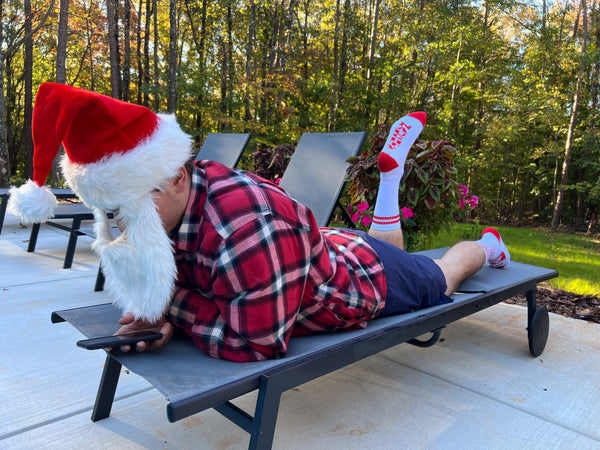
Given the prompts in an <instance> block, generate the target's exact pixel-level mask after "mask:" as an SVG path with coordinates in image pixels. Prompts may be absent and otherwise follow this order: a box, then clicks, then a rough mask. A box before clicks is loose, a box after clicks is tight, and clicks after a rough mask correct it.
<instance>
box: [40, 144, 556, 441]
mask: <svg viewBox="0 0 600 450" xmlns="http://www.w3.org/2000/svg"><path fill="white" fill-rule="evenodd" d="M313 137H314V139H316V140H317V141H318V142H319V141H321V142H322V139H330V141H329V142H331V143H335V146H336V147H337V146H338V145H339V146H350V147H352V148H354V149H355V150H349V153H352V152H353V151H354V152H357V151H358V148H360V144H361V143H362V139H364V134H360V133H359V134H358V135H356V136H354V139H351V136H350V135H349V134H348V135H345V136H340V139H334V138H333V137H331V136H325V135H321V136H309V137H307V138H306V140H305V139H304V137H303V140H301V143H302V144H303V145H304V144H308V143H309V142H311V143H313V141H312V139H313ZM351 140H352V141H353V143H351V142H350V141H351ZM312 145H314V143H313V144H312ZM312 145H311V146H309V147H312ZM303 149H304V147H303V146H301V145H300V144H299V145H298V148H297V150H296V154H298V155H302V154H303ZM326 151H327V150H326V149H325V147H323V148H322V150H321V152H320V153H319V154H318V157H316V158H314V157H313V158H308V159H306V160H304V159H303V158H301V156H298V157H297V158H298V161H303V164H300V163H298V165H296V162H295V161H293V164H292V163H290V165H289V166H288V169H287V170H286V175H285V176H284V180H282V184H284V181H285V184H284V185H285V186H286V187H287V188H288V189H294V186H296V187H298V188H301V192H300V191H294V192H291V194H292V195H293V196H295V197H296V198H301V197H302V196H303V194H304V191H311V190H312V189H313V185H312V181H311V182H309V183H307V179H306V178H300V180H304V182H299V183H296V184H294V183H292V181H290V180H293V179H295V178H296V176H295V175H294V176H293V175H292V174H291V172H292V171H296V170H298V169H301V172H303V173H305V174H309V173H310V172H311V171H312V170H315V171H319V170H321V169H323V167H325V166H326V164H325V163H324V162H323V161H324V160H325V158H326V159H327V161H328V162H327V167H326V169H327V170H326V174H321V175H320V176H323V177H325V178H327V177H329V176H330V175H331V174H332V172H336V171H335V170H333V169H332V167H336V168H339V167H342V168H343V167H345V166H344V161H345V159H344V158H347V157H346V155H345V154H344V156H342V155H341V154H339V155H338V156H337V162H335V163H333V162H332V161H331V160H330V158H331V156H332V155H331V154H327V155H325V154H324V152H326ZM296 154H295V155H296ZM354 154H355V153H354ZM348 156H351V155H348ZM294 158H296V156H294ZM288 172H289V173H288ZM286 178H287V179H286ZM288 183H289V184H288ZM342 184H343V178H342V181H341V182H338V184H336V185H335V186H333V188H332V187H331V186H330V187H329V188H325V187H324V186H322V185H320V184H319V183H317V187H316V188H315V192H318V196H319V197H320V200H318V201H317V203H324V204H327V205H329V206H328V207H325V208H323V209H322V211H321V209H320V208H318V207H317V208H315V209H316V210H317V211H321V212H319V213H318V221H319V224H321V225H325V224H327V222H328V220H329V217H330V216H331V213H332V211H333V209H334V208H335V205H336V204H337V198H338V195H339V192H340V190H341V185H342ZM321 188H323V189H325V190H322V189H321ZM327 189H330V190H329V191H328V193H326V192H327ZM303 201H306V202H307V203H309V202H310V201H311V200H307V199H306V198H303ZM309 206H312V207H314V206H313V204H312V203H309ZM444 251H445V249H437V250H431V251H428V252H425V254H427V255H428V256H431V257H439V256H440V255H441V254H443V252H444ZM557 275H558V274H557V273H556V272H555V271H553V270H548V269H544V268H540V267H535V266H529V265H526V264H519V263H515V262H513V263H511V265H510V266H509V267H508V268H506V269H503V270H495V269H489V268H483V269H482V270H481V271H480V272H478V273H477V274H476V275H474V276H473V277H472V278H470V279H469V280H467V281H466V282H465V283H463V285H462V286H461V288H460V291H461V292H464V293H457V294H455V295H454V296H453V298H454V302H453V303H450V304H445V305H440V306H436V307H432V308H428V309H423V310H420V311H415V312H413V313H409V314H404V315H398V316H391V317H385V318H381V319H375V320H373V321H371V322H370V323H369V325H368V326H367V327H366V328H365V329H362V330H353V331H343V332H339V333H333V334H321V335H315V336H307V337H294V338H292V339H291V340H290V343H289V350H288V352H287V353H286V355H285V356H284V357H283V358H281V359H276V360H269V361H262V362H253V363H234V362H230V361H224V360H218V359H213V358H210V357H209V356H207V355H205V354H204V353H202V352H201V351H199V350H198V349H197V348H196V347H195V346H194V344H193V343H192V341H191V339H189V338H187V337H183V336H181V335H176V336H175V337H174V338H173V339H172V340H171V342H169V344H168V345H167V346H165V347H163V348H161V349H160V350H158V351H155V352H152V353H148V354H145V353H142V354H138V353H120V352H118V351H114V352H111V353H107V357H106V363H105V366H104V372H103V375H102V378H101V381H100V386H99V389H98V395H97V397H96V403H95V406H94V410H93V413H92V417H91V419H92V420H93V421H97V420H101V419H104V418H106V417H108V416H109V415H110V411H111V408H112V404H113V400H114V396H115V392H116V388H117V383H118V380H119V374H120V371H121V367H122V366H125V367H127V369H129V370H130V371H132V372H134V373H136V374H138V375H140V376H142V377H143V378H145V379H146V380H147V381H148V382H149V383H150V384H152V385H153V386H154V387H155V388H156V389H157V390H158V391H159V392H161V393H162V394H163V395H164V396H165V397H166V398H167V399H168V404H167V417H168V419H169V421H171V422H175V421H178V420H181V419H183V418H185V417H188V416H190V415H193V414H196V413H198V412H200V411H203V410H206V409H209V408H214V409H215V410H217V411H219V412H220V413H221V414H223V415H224V416H225V417H226V418H228V419H229V420H231V421H232V422H234V423H236V424H237V425H239V426H240V427H241V428H243V429H244V430H246V431H247V432H248V433H250V442H249V448H260V449H267V448H270V447H271V445H272V443H273V436H274V432H275V425H276V422H277V414H278V410H279V403H280V398H281V394H282V393H283V392H285V391H286V390H288V389H291V388H293V387H295V386H298V385H300V384H302V383H305V382H307V381H310V380H313V379H315V378H318V377H320V376H322V375H325V374H327V373H329V372H332V371H334V370H337V369H340V368H342V367H344V366H346V365H349V364H351V363H353V362H356V361H358V360H360V359H363V358H366V357H368V356H370V355H373V354H375V353H378V352H380V351H382V350H385V349H387V348H389V347H392V346H395V345H397V344H400V343H403V342H410V343H412V344H414V345H418V346H421V347H427V346H430V345H433V344H435V342H436V341H437V339H438V337H439V335H440V330H441V329H442V328H443V327H444V326H446V325H447V324H449V323H451V322H454V321H456V320H458V319H460V318H463V317H466V316H468V315H470V314H473V313H475V312H477V311H480V310H482V309H484V308H487V307H489V306H492V305H494V304H496V303H499V302H501V301H503V300H505V299H507V298H510V297H512V296H514V295H516V294H519V293H522V292H526V295H527V300H528V312H529V314H528V324H527V327H528V338H529V349H530V352H531V353H532V355H534V356H538V355H540V354H541V353H542V351H543V349H544V347H545V344H546V340H547V337H548V328H549V325H548V312H547V311H546V309H545V308H543V307H536V301H535V290H536V285H537V284H538V283H540V282H541V281H544V280H547V279H550V278H553V277H555V276H557ZM120 316H121V312H120V311H118V310H117V309H116V308H114V307H113V306H112V305H111V304H104V305H96V306H91V307H85V308H77V309H71V310H64V311H57V312H54V313H53V314H52V322H54V323H58V322H64V321H67V322H69V323H70V324H71V325H73V326H74V327H75V328H77V329H78V330H79V331H80V332H81V333H83V334H84V335H85V336H87V337H97V336H101V335H107V334H112V333H114V332H116V331H117V329H118V328H119V325H118V323H117V320H118V319H119V317H120ZM429 332H431V333H432V337H431V338H430V339H429V340H426V341H422V340H418V339H417V337H419V336H421V335H423V334H425V333H429ZM257 389H258V398H257V400H256V408H255V411H254V414H253V415H251V414H249V413H248V412H246V411H243V410H241V409H240V408H239V407H237V406H236V405H234V404H233V403H232V402H231V400H233V399H235V398H236V397H238V396H240V395H243V394H246V393H249V392H252V391H254V390H257ZM201 432H202V431H201V430H198V433H201ZM301 439H302V438H301V436H298V442H300V441H301Z"/></svg>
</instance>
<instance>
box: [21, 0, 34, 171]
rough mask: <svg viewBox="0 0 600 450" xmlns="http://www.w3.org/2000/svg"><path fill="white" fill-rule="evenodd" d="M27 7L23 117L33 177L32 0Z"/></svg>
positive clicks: (27, 159) (24, 136)
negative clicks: (27, 36)
mask: <svg viewBox="0 0 600 450" xmlns="http://www.w3.org/2000/svg"><path fill="white" fill-rule="evenodd" d="M24 7H25V34H27V35H29V38H27V39H26V40H25V61H24V62H23V65H24V71H25V73H24V75H25V105H24V108H23V109H24V111H23V113H24V117H23V141H24V142H23V144H24V147H25V168H26V174H27V178H32V177H33V139H32V137H31V116H32V113H33V36H32V35H31V0H25V1H24Z"/></svg>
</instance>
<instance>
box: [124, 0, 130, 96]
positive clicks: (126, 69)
mask: <svg viewBox="0 0 600 450" xmlns="http://www.w3.org/2000/svg"><path fill="white" fill-rule="evenodd" d="M123 7H124V10H123V44H124V48H123V100H125V101H126V102H128V101H129V88H130V85H131V43H130V37H131V3H130V0H125V3H124V5H123Z"/></svg>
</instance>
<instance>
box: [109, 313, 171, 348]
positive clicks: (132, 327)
mask: <svg viewBox="0 0 600 450" xmlns="http://www.w3.org/2000/svg"><path fill="white" fill-rule="evenodd" d="M119 323H120V324H121V325H123V326H122V327H121V328H120V329H119V331H117V332H116V333H115V334H124V333H133V332H134V331H141V330H153V331H159V332H161V333H162V335H163V337H162V339H159V340H158V341H151V342H144V341H141V342H138V343H137V344H136V345H135V351H136V352H144V351H152V350H156V349H159V348H161V347H162V346H164V345H166V344H167V342H169V340H170V339H171V337H172V336H173V334H174V333H175V327H173V325H172V324H171V323H170V322H168V321H167V319H166V318H164V317H163V318H161V319H160V320H159V321H158V322H155V323H152V322H148V321H147V320H142V319H139V320H135V318H134V317H133V314H132V313H130V312H128V313H125V315H124V316H123V317H121V318H120V319H119ZM130 350H131V345H123V346H122V347H121V351H122V352H128V351H130Z"/></svg>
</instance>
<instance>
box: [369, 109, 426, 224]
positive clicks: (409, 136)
mask: <svg viewBox="0 0 600 450" xmlns="http://www.w3.org/2000/svg"><path fill="white" fill-rule="evenodd" d="M426 121H427V115H426V114H425V113H424V112H414V113H411V114H409V115H407V116H404V117H403V118H402V119H400V120H398V121H397V122H396V123H394V125H392V128H391V130H390V134H389V136H388V138H387V141H386V142H385V145H384V146H383V150H382V151H381V153H380V154H379V157H378V158H377V166H378V167H379V173H380V176H381V178H380V183H379V191H378V192H377V200H376V202H375V211H374V213H373V222H372V223H371V228H372V229H374V230H396V229H398V228H400V206H399V205H398V188H399V186H400V180H401V179H402V175H404V163H405V162H406V156H407V155H408V152H409V150H410V148H411V147H412V145H413V144H414V143H415V141H416V140H417V138H418V137H419V134H421V131H422V130H423V127H424V126H425V122H426Z"/></svg>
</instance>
